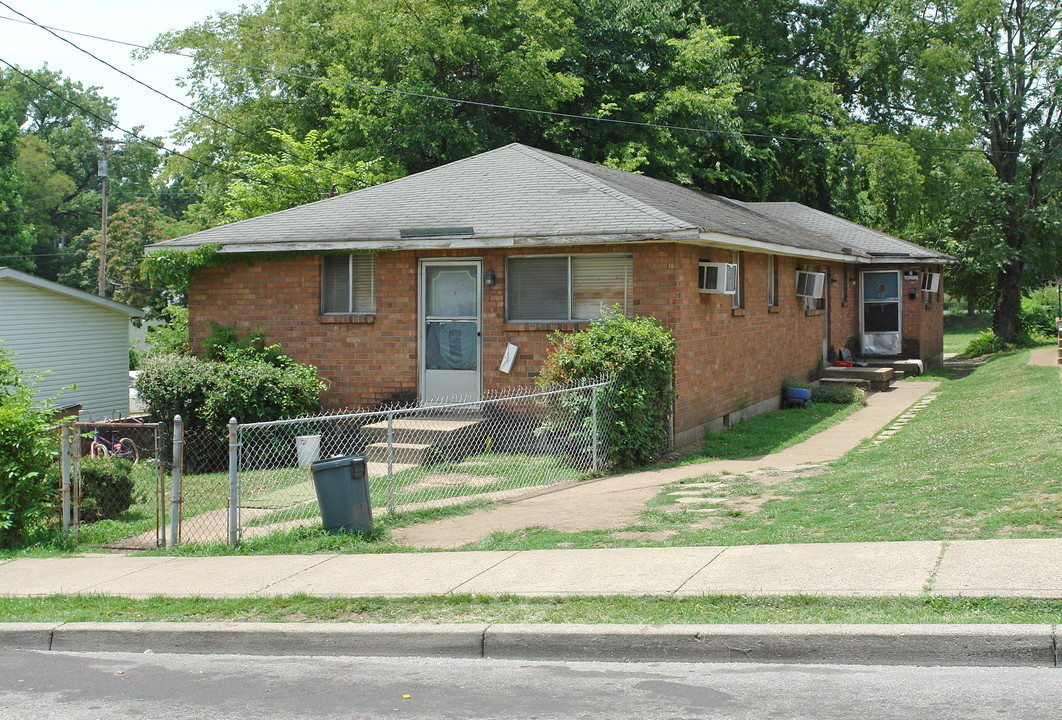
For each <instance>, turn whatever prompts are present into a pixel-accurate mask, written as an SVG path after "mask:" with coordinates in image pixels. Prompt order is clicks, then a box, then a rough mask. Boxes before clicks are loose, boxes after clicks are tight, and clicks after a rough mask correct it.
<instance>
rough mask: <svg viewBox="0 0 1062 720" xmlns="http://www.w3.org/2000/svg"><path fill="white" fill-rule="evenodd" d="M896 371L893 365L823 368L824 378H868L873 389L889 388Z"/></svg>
mask: <svg viewBox="0 0 1062 720" xmlns="http://www.w3.org/2000/svg"><path fill="white" fill-rule="evenodd" d="M895 376H896V373H895V372H894V371H893V369H892V368H891V367H850V368H849V367H827V368H823V369H822V379H823V380H826V379H827V378H834V379H836V378H848V379H856V380H866V381H867V382H869V383H870V389H871V390H888V389H889V385H891V384H892V381H893V378H894V377H895Z"/></svg>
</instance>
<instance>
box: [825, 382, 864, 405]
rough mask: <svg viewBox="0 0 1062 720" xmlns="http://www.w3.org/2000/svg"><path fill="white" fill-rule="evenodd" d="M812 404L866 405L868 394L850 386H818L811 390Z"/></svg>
mask: <svg viewBox="0 0 1062 720" xmlns="http://www.w3.org/2000/svg"><path fill="white" fill-rule="evenodd" d="M811 402H816V403H836V404H838V405H848V404H850V403H859V404H860V405H866V404H867V394H866V393H865V392H863V390H861V389H860V388H857V387H851V386H849V385H816V386H814V387H812V388H811Z"/></svg>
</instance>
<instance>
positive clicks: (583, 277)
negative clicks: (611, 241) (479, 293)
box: [505, 255, 633, 322]
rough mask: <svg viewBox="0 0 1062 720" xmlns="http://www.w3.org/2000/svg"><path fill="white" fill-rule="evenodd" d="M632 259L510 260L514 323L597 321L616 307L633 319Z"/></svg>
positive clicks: (509, 315)
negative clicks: (522, 321)
mask: <svg viewBox="0 0 1062 720" xmlns="http://www.w3.org/2000/svg"><path fill="white" fill-rule="evenodd" d="M632 266H633V260H632V259H631V256H630V255H565V256H546V257H513V258H509V260H508V263H507V269H506V274H505V286H506V291H507V297H506V308H507V312H506V315H507V318H508V319H509V320H524V321H547V322H548V321H553V322H557V321H561V322H564V321H573V320H596V319H598V318H600V317H602V316H603V315H604V313H605V310H607V309H608V308H610V307H612V306H613V305H619V306H620V307H622V308H623V312H624V314H629V313H630V307H631V287H632V285H633V283H632V275H633V272H632Z"/></svg>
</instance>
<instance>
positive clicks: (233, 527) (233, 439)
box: [229, 418, 240, 546]
mask: <svg viewBox="0 0 1062 720" xmlns="http://www.w3.org/2000/svg"><path fill="white" fill-rule="evenodd" d="M238 433H239V424H238V423H237V422H236V418H229V545H232V546H235V545H236V543H237V542H238V541H239V538H240V504H239V494H240V481H239V475H238V474H237V468H238V466H239V463H240V443H239V434H238Z"/></svg>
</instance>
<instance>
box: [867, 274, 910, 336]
mask: <svg viewBox="0 0 1062 720" xmlns="http://www.w3.org/2000/svg"><path fill="white" fill-rule="evenodd" d="M862 280H863V291H862V293H861V295H860V300H861V302H862V305H863V307H862V312H861V314H860V315H861V317H860V326H861V328H862V332H863V338H862V341H863V342H862V346H863V352H864V353H865V354H867V355H899V354H900V350H901V341H900V323H901V322H902V320H903V317H902V312H901V307H900V290H901V287H900V271H899V270H873V271H867V272H864V273H863V275H862Z"/></svg>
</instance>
